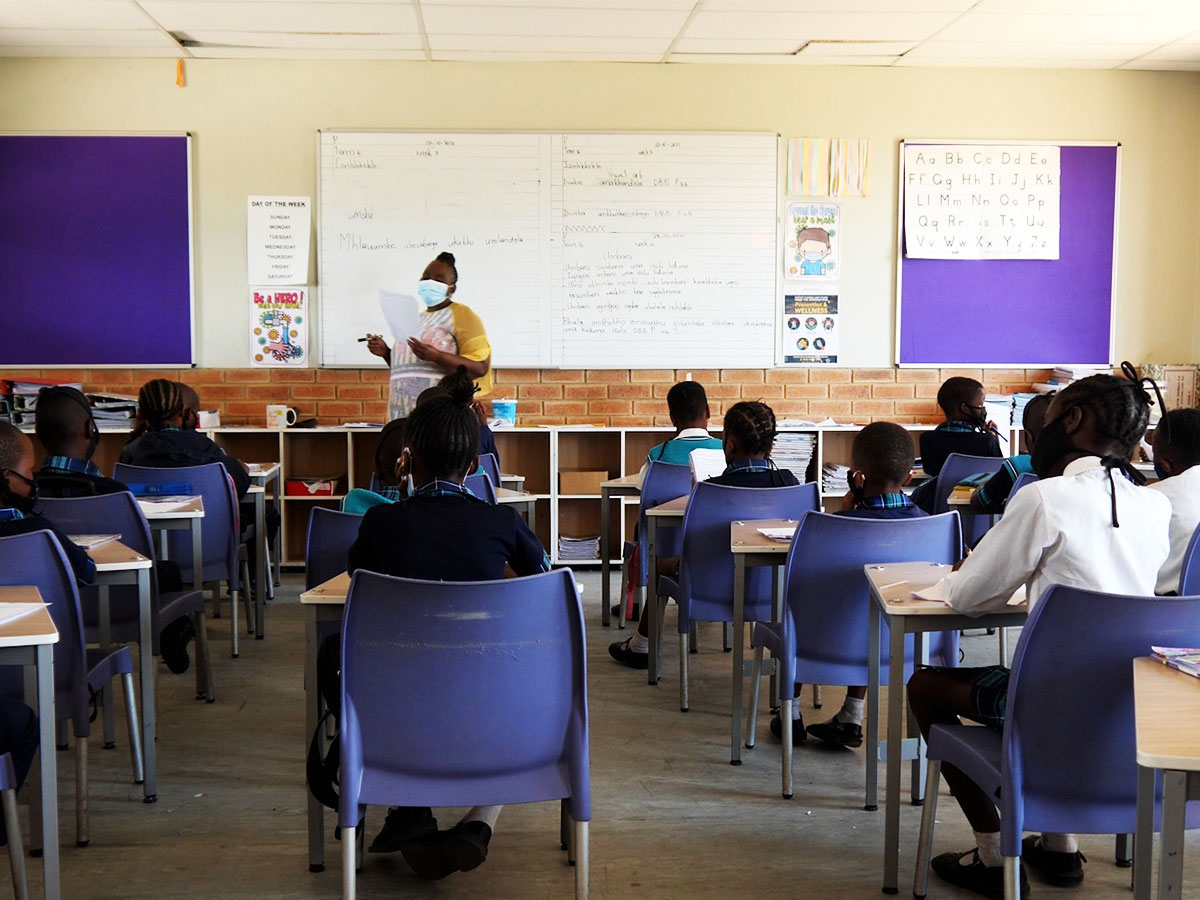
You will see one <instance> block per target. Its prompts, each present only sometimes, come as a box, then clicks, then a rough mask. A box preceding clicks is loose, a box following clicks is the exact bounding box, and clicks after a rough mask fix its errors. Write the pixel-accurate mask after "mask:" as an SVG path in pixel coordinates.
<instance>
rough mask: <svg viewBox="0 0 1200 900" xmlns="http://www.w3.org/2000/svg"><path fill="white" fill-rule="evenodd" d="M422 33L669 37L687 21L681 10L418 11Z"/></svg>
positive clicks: (453, 8)
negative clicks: (421, 22) (422, 23)
mask: <svg viewBox="0 0 1200 900" xmlns="http://www.w3.org/2000/svg"><path fill="white" fill-rule="evenodd" d="M421 9H422V15H423V16H424V19H425V28H426V30H427V31H428V32H429V34H430V36H431V37H432V36H433V35H435V34H478V35H494V36H498V35H534V34H553V35H562V36H570V37H589V36H603V37H667V38H673V37H675V35H676V34H677V33H678V32H679V29H680V27H681V26H682V25H683V23H684V22H685V21H686V20H687V13H686V11H684V10H674V11H671V10H651V11H640V10H616V9H613V10H607V9H554V8H552V7H544V8H538V9H530V8H517V7H509V8H500V7H482V6H429V7H426V6H422V8H421Z"/></svg>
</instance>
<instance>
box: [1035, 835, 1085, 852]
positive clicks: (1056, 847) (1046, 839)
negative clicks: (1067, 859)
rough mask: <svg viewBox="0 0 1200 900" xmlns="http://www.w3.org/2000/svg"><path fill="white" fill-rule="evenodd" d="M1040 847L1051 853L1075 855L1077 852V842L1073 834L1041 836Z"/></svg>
mask: <svg viewBox="0 0 1200 900" xmlns="http://www.w3.org/2000/svg"><path fill="white" fill-rule="evenodd" d="M1042 846H1043V847H1045V848H1046V849H1047V850H1049V851H1050V852H1051V853H1075V852H1077V851H1078V850H1079V841H1078V840H1077V839H1076V838H1075V835H1073V834H1049V833H1046V834H1043V835H1042Z"/></svg>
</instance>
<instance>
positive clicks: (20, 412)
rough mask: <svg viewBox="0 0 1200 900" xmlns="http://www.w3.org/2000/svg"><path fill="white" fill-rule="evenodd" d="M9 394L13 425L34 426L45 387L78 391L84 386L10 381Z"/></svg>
mask: <svg viewBox="0 0 1200 900" xmlns="http://www.w3.org/2000/svg"><path fill="white" fill-rule="evenodd" d="M8 384H9V393H10V394H11V397H12V404H11V410H10V412H9V415H10V417H11V421H12V424H14V425H32V424H33V418H34V414H35V413H36V411H37V395H38V391H40V390H41V389H42V388H44V387H73V388H75V389H76V390H83V385H82V384H80V383H79V382H78V381H65V382H64V381H45V380H41V379H37V380H31V381H10V382H9V383H8Z"/></svg>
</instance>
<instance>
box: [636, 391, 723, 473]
mask: <svg viewBox="0 0 1200 900" xmlns="http://www.w3.org/2000/svg"><path fill="white" fill-rule="evenodd" d="M667 412H669V413H670V415H671V424H672V425H674V426H675V436H674V437H673V438H671V439H670V440H668V441H663V442H662V443H661V444H655V445H654V446H653V447H651V448H650V452H649V453H647V454H646V462H647V463H650V462H665V463H670V464H672V465H676V466H686V465H687V464H688V462H689V460H690V458H691V455H692V451H693V450H701V449H704V450H720V449H721V446H722V445H721V441H720V440H718V439H717V438H715V437H713V436H712V435H711V434H709V433H708V420H709V419H710V418H711V416H712V412H711V411H710V410H709V407H708V394H707V392H706V391H705V390H704V385H702V384H700V383H699V382H697V381H681V382H679V383H678V384H675V385H673V386H672V387H671V389H670V390H669V391H667ZM645 480H646V465H645V464H643V465H642V468H641V471H639V472H638V479H637V484H638V488H639V489H640V488H641V486H642V482H643V481H645Z"/></svg>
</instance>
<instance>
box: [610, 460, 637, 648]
mask: <svg viewBox="0 0 1200 900" xmlns="http://www.w3.org/2000/svg"><path fill="white" fill-rule="evenodd" d="M641 492H642V491H641V488H639V487H638V476H637V475H636V474H634V475H625V476H622V477H621V478H610V479H608V481H602V482H600V624H601V625H603V626H604V627H605V628H607V627H608V626H609V625H611V624H612V610H611V609H610V608H609V594H610V585H609V583H608V580H609V577H610V576H609V572H610V569H611V568H612V547H611V546H610V543H611V540H610V538H609V529H610V528H611V527H612V526H611V522H612V507H611V505H610V504H611V503H612V501H613V499H614V498H620V497H637V496H638V495H640V494H641ZM620 508H621V509H624V503H622V504H621V507H620ZM621 599H622V601H624V599H625V598H624V597H622V598H621Z"/></svg>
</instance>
